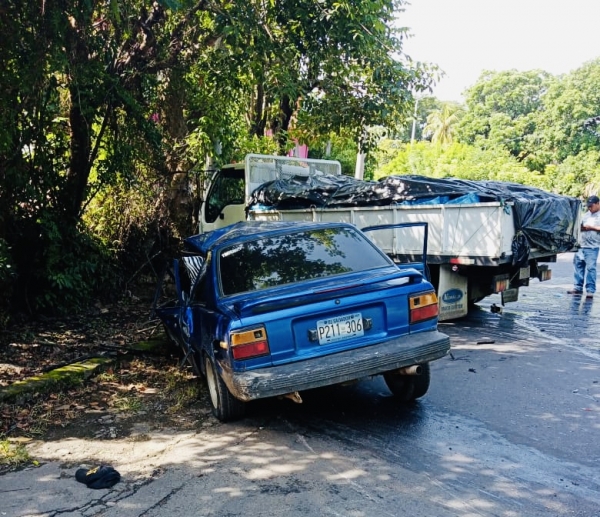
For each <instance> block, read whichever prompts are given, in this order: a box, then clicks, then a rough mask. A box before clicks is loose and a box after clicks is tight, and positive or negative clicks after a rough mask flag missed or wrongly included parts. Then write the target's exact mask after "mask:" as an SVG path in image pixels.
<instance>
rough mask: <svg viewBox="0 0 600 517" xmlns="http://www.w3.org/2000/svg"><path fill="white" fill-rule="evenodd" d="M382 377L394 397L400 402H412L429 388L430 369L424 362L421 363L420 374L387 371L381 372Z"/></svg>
mask: <svg viewBox="0 0 600 517" xmlns="http://www.w3.org/2000/svg"><path fill="white" fill-rule="evenodd" d="M383 379H384V380H385V383H386V384H387V387H388V388H389V390H390V391H391V392H392V394H393V395H394V396H395V397H396V398H398V399H399V400H401V401H402V402H412V401H414V400H416V399H418V398H421V397H422V396H423V395H425V393H427V390H429V383H430V381H431V370H430V368H429V363H425V364H422V365H421V374H420V375H401V374H399V373H395V372H388V373H384V374H383Z"/></svg>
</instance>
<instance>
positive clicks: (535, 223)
mask: <svg viewBox="0 0 600 517" xmlns="http://www.w3.org/2000/svg"><path fill="white" fill-rule="evenodd" d="M484 202H500V203H506V202H512V203H513V206H514V210H513V215H514V220H515V230H516V232H517V234H519V232H522V234H524V235H525V237H526V240H527V242H526V243H524V244H523V246H525V245H528V246H530V247H532V248H541V249H544V250H548V251H552V252H556V253H560V252H564V251H569V250H571V249H572V248H573V247H574V246H575V245H576V244H577V243H576V241H575V238H574V237H573V235H574V233H575V225H576V224H577V220H578V215H579V212H580V210H581V202H580V201H579V200H578V199H576V198H572V197H567V196H561V195H558V194H553V193H550V192H546V191H544V190H541V189H538V188H535V187H529V186H526V185H521V184H519V183H510V182H503V181H472V180H462V179H456V178H443V179H436V178H428V177H425V176H416V175H407V176H388V177H386V178H382V179H381V180H379V181H361V180H356V179H354V178H351V177H349V176H333V175H325V174H323V175H318V176H310V177H298V178H292V179H289V180H275V181H270V182H268V183H265V184H263V185H261V186H260V187H258V188H257V189H256V190H255V191H254V192H253V193H252V195H251V199H250V202H249V204H248V207H247V208H248V209H249V210H250V209H252V210H261V209H275V210H292V209H302V208H343V207H365V206H388V205H394V204H399V205H416V204H446V203H452V204H461V203H484ZM504 209H505V210H507V211H508V210H510V207H509V206H505V207H504ZM522 249H523V248H522V246H519V250H522Z"/></svg>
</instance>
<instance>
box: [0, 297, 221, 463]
mask: <svg viewBox="0 0 600 517" xmlns="http://www.w3.org/2000/svg"><path fill="white" fill-rule="evenodd" d="M150 306H151V301H150V300H149V299H148V298H145V299H140V298H128V299H126V300H123V301H121V302H119V303H116V304H114V305H110V306H108V305H106V306H104V305H103V306H101V305H98V306H96V307H94V308H93V309H92V310H89V311H86V312H85V313H82V314H78V315H74V316H71V317H69V318H56V319H45V320H43V321H36V322H29V323H26V324H22V325H19V326H18V327H15V326H13V327H12V328H11V329H9V330H6V331H3V332H1V333H0V389H2V388H5V387H7V386H10V385H12V384H14V383H15V382H20V381H27V379H30V378H32V377H35V376H39V375H41V374H44V373H47V372H50V371H56V368H59V367H62V366H65V365H68V364H72V363H75V362H79V361H86V360H88V359H90V358H94V357H99V356H100V357H105V358H110V359H111V360H110V361H108V363H107V366H105V367H103V368H101V369H99V370H98V371H97V372H95V374H94V375H93V376H90V377H88V378H87V379H85V380H81V381H78V382H76V383H75V384H73V383H70V384H67V385H61V386H58V385H57V387H56V388H53V389H50V390H42V392H39V391H38V392H33V393H32V394H31V395H30V396H27V397H26V399H24V400H19V401H18V402H15V401H10V402H5V403H1V404H0V417H1V420H0V442H1V443H4V444H5V445H6V444H7V443H8V444H11V443H18V444H22V443H26V442H27V441H29V440H33V439H36V440H47V441H50V440H59V439H62V438H67V437H73V438H88V439H98V440H112V439H117V438H123V437H127V436H129V435H130V433H131V430H132V429H133V428H134V427H135V426H137V425H139V424H140V423H142V422H143V423H144V425H146V426H147V427H148V430H149V431H152V430H154V429H161V428H167V427H176V428H179V429H185V428H193V427H195V426H197V425H198V423H199V422H200V423H201V422H202V421H203V420H205V419H206V418H207V417H208V415H209V413H210V411H209V410H208V407H209V406H208V404H207V399H206V392H205V388H204V385H203V383H202V382H201V380H199V379H198V378H196V377H195V376H194V375H193V374H192V373H191V371H190V369H189V368H186V367H185V366H184V367H181V366H180V361H181V356H180V354H179V350H177V349H176V348H175V347H174V346H173V345H171V344H169V343H168V342H167V340H166V338H165V337H164V334H163V333H162V327H161V326H160V325H159V322H158V320H152V319H151V318H150ZM148 341H152V342H153V343H154V346H153V347H152V349H151V350H146V351H140V350H139V349H136V348H135V345H137V344H139V343H144V342H148ZM161 342H162V345H160V343H161ZM157 343H158V344H159V345H157ZM138 434H139V433H138ZM5 449H6V447H5ZM27 461H35V459H34V458H29V459H28V460H27ZM23 463H24V462H23V458H21V460H20V461H18V460H17V459H11V458H10V457H7V451H6V450H5V454H4V458H3V457H2V451H1V450H0V473H2V472H5V471H6V470H9V469H11V468H14V467H16V466H19V467H21V466H23ZM25 463H26V461H25Z"/></svg>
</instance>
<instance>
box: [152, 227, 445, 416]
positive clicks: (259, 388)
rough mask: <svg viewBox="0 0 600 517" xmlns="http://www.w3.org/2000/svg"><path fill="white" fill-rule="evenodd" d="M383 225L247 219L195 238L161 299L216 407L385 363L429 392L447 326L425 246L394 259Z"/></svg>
mask: <svg viewBox="0 0 600 517" xmlns="http://www.w3.org/2000/svg"><path fill="white" fill-rule="evenodd" d="M415 224H416V225H419V224H421V225H424V224H425V223H415ZM379 229H381V228H372V229H364V230H363V231H361V230H358V229H357V228H356V227H355V226H353V225H351V224H346V223H316V222H293V223H288V222H268V223H267V222H256V221H247V222H241V223H237V224H234V225H232V226H228V227H226V228H221V229H218V230H214V231H212V232H209V233H205V234H200V235H194V236H192V237H189V238H187V239H186V240H185V243H184V251H183V253H182V255H181V257H180V258H178V259H177V260H175V261H174V262H173V264H172V268H171V270H170V274H168V275H166V276H165V277H164V278H162V279H161V281H160V282H159V290H158V291H157V293H158V294H157V298H156V300H155V306H154V311H155V313H156V314H157V316H158V317H159V318H160V319H161V320H162V322H163V324H164V327H165V329H166V332H167V334H168V336H169V337H170V339H171V340H172V341H173V342H175V343H176V344H177V345H178V346H180V347H181V348H182V350H183V354H184V358H185V360H186V361H188V362H189V363H190V364H191V365H192V367H193V369H194V370H195V371H196V373H197V374H199V375H202V376H204V377H205V378H206V382H207V386H208V390H209V393H210V400H211V403H212V409H213V413H214V415H215V416H216V417H217V418H218V419H220V420H221V421H229V420H233V419H237V418H240V417H241V416H243V415H244V412H245V409H246V407H247V404H246V403H247V402H248V401H251V400H256V399H262V398H267V397H276V396H287V397H289V398H291V399H292V400H295V401H297V402H298V401H301V392H302V391H305V390H309V389H313V388H318V387H322V386H328V385H333V384H341V383H346V382H349V381H354V380H358V379H361V378H366V377H371V376H375V375H383V377H384V379H385V382H386V384H387V385H388V387H389V389H390V391H391V392H392V393H393V394H394V395H395V396H397V397H398V398H399V399H400V400H401V401H404V402H408V401H412V400H415V399H417V398H419V397H422V396H423V395H425V393H426V392H427V390H428V388H429V383H430V369H429V363H430V362H431V361H434V360H436V359H439V358H441V357H443V356H445V355H446V354H447V353H448V351H449V349H450V342H449V338H448V337H447V336H446V335H445V334H443V333H441V332H439V331H438V329H437V316H438V300H437V297H436V294H435V292H434V289H433V287H432V285H431V283H430V282H429V281H428V280H427V276H426V271H425V268H426V266H425V260H424V258H425V253H423V261H422V262H414V263H410V264H396V263H394V262H393V261H392V260H391V259H390V258H389V257H388V256H387V255H385V253H383V252H382V251H381V250H380V249H379V248H378V247H377V246H376V245H375V244H374V243H373V242H372V240H371V239H370V238H369V237H368V236H367V235H369V232H370V231H376V230H379ZM423 245H424V249H425V246H426V231H425V242H424V244H423ZM169 289H171V291H172V294H171V295H170V296H169Z"/></svg>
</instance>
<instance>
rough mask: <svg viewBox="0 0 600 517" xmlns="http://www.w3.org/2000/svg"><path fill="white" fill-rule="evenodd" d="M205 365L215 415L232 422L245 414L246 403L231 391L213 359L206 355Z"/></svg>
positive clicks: (224, 420) (222, 420) (221, 419)
mask: <svg viewBox="0 0 600 517" xmlns="http://www.w3.org/2000/svg"><path fill="white" fill-rule="evenodd" d="M204 366H205V368H206V384H207V386H208V392H209V394H210V402H211V405H212V412H213V415H215V416H216V417H217V418H218V419H219V420H220V421H221V422H230V421H232V420H236V419H238V418H241V417H242V416H244V413H245V412H246V404H245V403H244V402H242V401H241V400H238V399H236V398H235V397H234V396H233V395H232V394H231V393H230V392H229V390H228V389H227V386H225V383H224V382H223V379H221V377H220V376H219V374H218V373H217V369H216V367H215V364H214V361H213V359H211V358H210V357H208V356H206V358H205V359H204Z"/></svg>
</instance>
